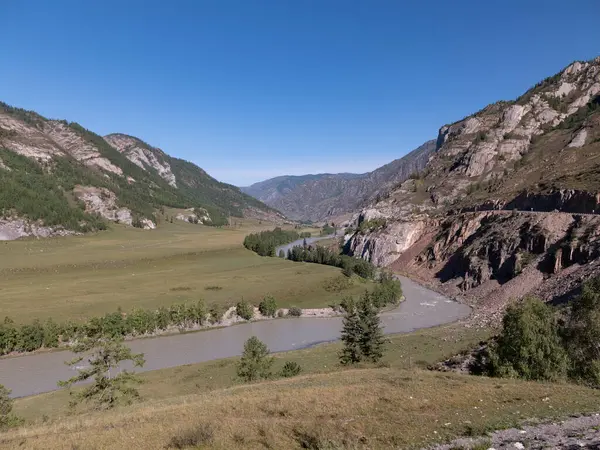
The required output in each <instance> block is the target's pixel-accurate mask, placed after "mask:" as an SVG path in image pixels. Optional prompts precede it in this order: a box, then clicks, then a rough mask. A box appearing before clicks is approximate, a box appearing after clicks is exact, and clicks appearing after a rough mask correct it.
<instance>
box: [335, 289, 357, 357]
mask: <svg viewBox="0 0 600 450" xmlns="http://www.w3.org/2000/svg"><path fill="white" fill-rule="evenodd" d="M344 309H345V310H346V313H345V314H344V321H343V326H342V343H343V344H344V346H343V348H342V351H341V352H340V355H339V358H340V363H341V364H343V365H345V366H346V365H349V364H355V363H357V362H360V361H361V360H362V351H361V347H360V345H361V335H362V326H361V323H360V317H359V315H358V311H357V308H356V304H355V303H354V301H352V299H345V300H344Z"/></svg>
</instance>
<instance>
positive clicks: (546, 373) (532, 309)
mask: <svg viewBox="0 0 600 450" xmlns="http://www.w3.org/2000/svg"><path fill="white" fill-rule="evenodd" d="M489 358H490V364H489V371H490V374H491V375H493V376H501V377H519V378H524V379H526V380H550V381H553V380H559V379H561V378H563V377H564V376H565V375H566V370H567V362H568V360H567V355H566V352H565V350H564V348H563V347H562V345H561V340H560V337H559V334H558V322H557V320H556V317H555V315H554V313H553V311H552V310H551V308H550V307H549V306H547V305H546V304H545V303H543V302H542V301H541V300H539V299H537V298H533V297H529V298H526V299H525V300H524V301H523V302H522V303H520V304H518V305H512V306H510V307H509V308H508V309H507V311H506V313H505V315H504V318H503V319H502V331H501V333H500V335H499V336H498V339H497V341H496V342H495V343H493V344H491V345H490V348H489Z"/></svg>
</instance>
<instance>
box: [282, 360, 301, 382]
mask: <svg viewBox="0 0 600 450" xmlns="http://www.w3.org/2000/svg"><path fill="white" fill-rule="evenodd" d="M300 372H302V367H300V364H298V363H297V362H295V361H288V362H286V363H285V364H284V366H283V367H282V369H281V370H280V371H279V376H280V377H284V378H289V377H295V376H296V375H298V374H299V373H300Z"/></svg>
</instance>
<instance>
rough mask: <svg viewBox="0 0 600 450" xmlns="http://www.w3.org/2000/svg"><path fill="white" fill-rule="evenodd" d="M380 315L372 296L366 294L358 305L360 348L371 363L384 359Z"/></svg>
mask: <svg viewBox="0 0 600 450" xmlns="http://www.w3.org/2000/svg"><path fill="white" fill-rule="evenodd" d="M378 313H379V310H378V309H377V308H376V307H375V305H374V304H373V301H372V300H371V296H370V295H369V293H368V292H365V293H364V294H363V296H362V298H361V300H360V302H359V303H358V317H359V319H360V326H361V333H360V337H359V346H360V351H361V353H362V355H363V356H364V358H365V359H367V360H369V361H371V362H378V361H379V360H380V359H381V358H383V348H384V338H383V328H382V326H381V319H380V318H379V315H378Z"/></svg>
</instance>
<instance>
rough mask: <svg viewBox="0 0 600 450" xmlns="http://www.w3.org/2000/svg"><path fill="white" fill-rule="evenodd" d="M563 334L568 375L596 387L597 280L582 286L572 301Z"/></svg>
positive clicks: (599, 372)
mask: <svg viewBox="0 0 600 450" xmlns="http://www.w3.org/2000/svg"><path fill="white" fill-rule="evenodd" d="M564 334H565V335H564V338H565V339H564V342H565V346H566V348H567V352H568V354H569V357H570V360H571V362H570V365H569V376H570V377H571V378H573V379H574V380H576V381H579V382H582V383H585V384H589V385H592V386H596V387H597V386H600V348H599V346H598V343H599V342H600V277H596V278H594V279H591V280H590V281H588V282H587V283H585V284H584V285H583V288H582V292H581V295H580V296H579V297H578V298H576V299H575V300H574V302H573V306H572V308H571V316H570V318H569V320H568V322H567V326H566V330H565V333H564Z"/></svg>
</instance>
